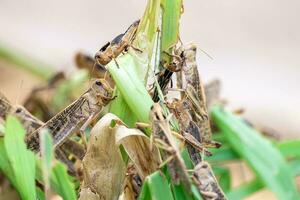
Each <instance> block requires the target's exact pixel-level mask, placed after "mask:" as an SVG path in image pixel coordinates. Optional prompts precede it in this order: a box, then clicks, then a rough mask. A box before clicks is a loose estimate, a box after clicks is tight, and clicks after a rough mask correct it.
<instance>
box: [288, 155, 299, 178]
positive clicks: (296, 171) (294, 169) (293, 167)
mask: <svg viewBox="0 0 300 200" xmlns="http://www.w3.org/2000/svg"><path fill="white" fill-rule="evenodd" d="M289 166H290V168H291V170H292V172H293V175H294V176H299V175H300V159H294V160H291V161H289Z"/></svg>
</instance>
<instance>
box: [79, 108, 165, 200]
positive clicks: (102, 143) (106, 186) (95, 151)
mask: <svg viewBox="0 0 300 200" xmlns="http://www.w3.org/2000/svg"><path fill="white" fill-rule="evenodd" d="M112 120H115V121H120V119H119V118H118V117H117V116H115V115H113V114H110V113H109V114H106V115H105V116H103V117H102V118H101V120H99V121H98V122H97V124H96V125H95V126H94V127H93V129H92V130H91V137H90V141H89V145H88V149H87V153H86V155H85V157H84V158H83V173H84V183H83V186H82V191H84V189H86V188H89V189H90V190H91V191H92V192H93V193H95V194H97V195H99V197H100V199H117V197H118V196H119V194H120V192H121V189H122V184H123V182H124V178H125V173H126V169H125V164H124V162H123V160H122V157H121V153H120V150H119V145H121V144H122V145H123V147H124V149H125V151H126V152H127V154H128V155H129V158H130V159H131V160H132V162H133V163H134V165H135V167H136V169H137V171H138V174H139V176H140V177H141V178H142V179H144V178H145V177H146V176H147V175H149V174H151V173H153V172H154V171H156V170H157V169H158V166H159V164H160V158H159V153H158V150H157V149H153V150H152V151H151V150H150V140H149V138H148V137H146V136H145V135H144V133H143V132H141V131H140V130H138V129H131V128H127V127H125V126H124V125H116V126H115V127H114V128H112V127H110V126H111V121H112ZM121 124H122V123H121ZM85 195H87V193H86V192H81V193H80V199H81V200H84V199H85Z"/></svg>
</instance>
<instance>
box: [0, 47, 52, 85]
mask: <svg viewBox="0 0 300 200" xmlns="http://www.w3.org/2000/svg"><path fill="white" fill-rule="evenodd" d="M0 58H1V59H5V60H7V61H9V62H10V63H13V64H15V65H16V66H18V67H20V68H22V69H25V70H26V71H29V72H31V73H32V74H34V75H36V76H37V77H39V78H41V79H44V80H48V79H49V78H50V77H51V76H52V74H53V70H52V69H54V68H53V67H51V66H49V65H46V64H45V63H41V62H40V61H37V60H35V59H32V58H29V57H28V56H25V55H22V54H21V53H20V52H18V51H16V50H15V49H10V48H9V47H8V46H7V45H4V44H3V43H2V44H0Z"/></svg>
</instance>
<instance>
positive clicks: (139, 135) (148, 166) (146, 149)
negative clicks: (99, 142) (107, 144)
mask: <svg viewBox="0 0 300 200" xmlns="http://www.w3.org/2000/svg"><path fill="white" fill-rule="evenodd" d="M115 134H116V143H117V144H122V145H123V147H124V149H125V151H126V152H127V154H128V156H129V157H130V159H131V160H132V162H133V163H134V165H135V167H136V169H137V172H138V174H139V176H140V177H141V179H142V180H144V179H145V178H146V176H148V175H149V174H151V173H153V172H154V171H156V170H157V169H158V166H159V164H160V162H161V161H160V158H159V152H158V150H157V148H153V150H152V151H151V150H150V149H151V148H150V140H149V138H148V137H147V136H146V135H145V134H144V133H143V132H142V131H140V130H139V129H132V128H127V127H125V126H123V125H119V126H117V127H116V128H115Z"/></svg>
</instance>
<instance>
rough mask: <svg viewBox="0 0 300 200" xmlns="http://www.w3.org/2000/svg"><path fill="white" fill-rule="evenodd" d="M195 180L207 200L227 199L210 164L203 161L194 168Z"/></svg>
mask: <svg viewBox="0 0 300 200" xmlns="http://www.w3.org/2000/svg"><path fill="white" fill-rule="evenodd" d="M193 180H194V182H195V183H196V185H197V186H198V189H199V191H200V193H201V195H202V197H203V198H204V199H206V200H225V199H227V198H226V196H225V194H224V192H223V191H222V189H221V187H220V186H219V184H218V181H217V179H216V177H215V175H214V173H213V171H212V169H211V167H210V165H209V163H208V162H205V161H202V162H200V163H199V164H198V165H196V166H195V168H194V174H193Z"/></svg>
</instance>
